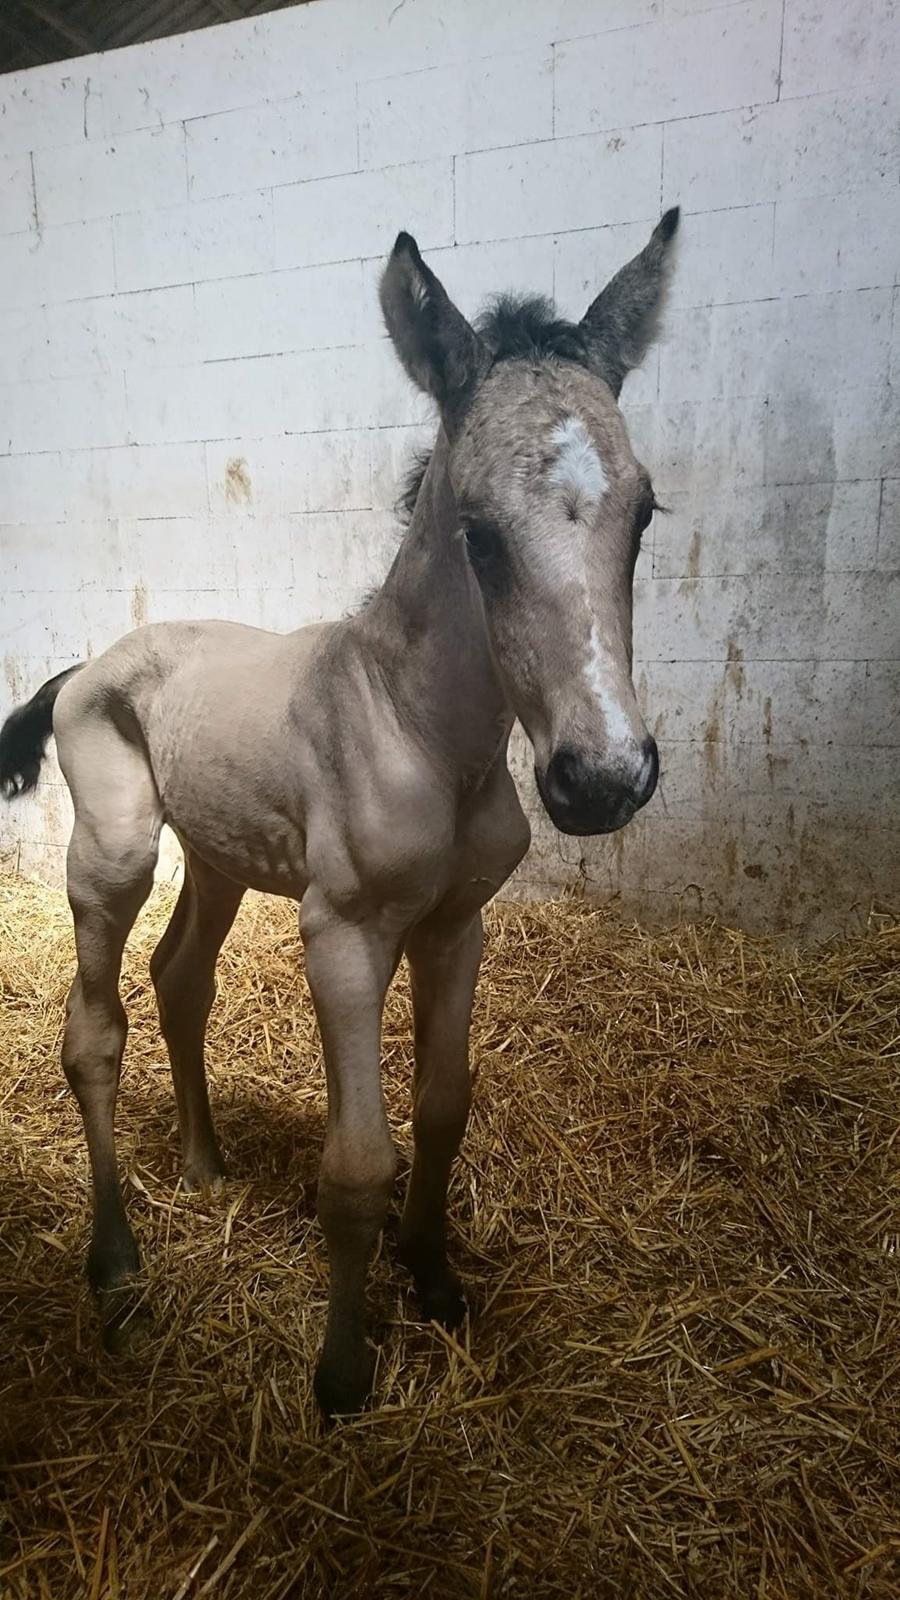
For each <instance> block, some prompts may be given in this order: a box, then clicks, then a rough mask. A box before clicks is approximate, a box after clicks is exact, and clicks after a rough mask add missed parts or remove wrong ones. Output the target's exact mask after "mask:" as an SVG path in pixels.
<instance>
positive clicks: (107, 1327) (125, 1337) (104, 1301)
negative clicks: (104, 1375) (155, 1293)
mask: <svg viewBox="0 0 900 1600" xmlns="http://www.w3.org/2000/svg"><path fill="white" fill-rule="evenodd" d="M97 1301H98V1304H99V1307H100V1320H101V1324H102V1327H103V1348H104V1349H105V1350H107V1351H108V1352H109V1354H110V1355H113V1356H123V1355H135V1354H137V1353H138V1352H139V1351H140V1350H142V1349H143V1348H144V1346H145V1345H147V1344H148V1343H149V1340H150V1337H151V1335H152V1332H153V1313H152V1312H151V1310H150V1307H149V1306H148V1305H147V1303H146V1301H145V1300H144V1299H143V1297H142V1294H141V1289H140V1285H139V1284H137V1283H123V1284H120V1285H119V1286H118V1287H117V1288H115V1289H101V1290H100V1292H99V1294H98V1295H97Z"/></svg>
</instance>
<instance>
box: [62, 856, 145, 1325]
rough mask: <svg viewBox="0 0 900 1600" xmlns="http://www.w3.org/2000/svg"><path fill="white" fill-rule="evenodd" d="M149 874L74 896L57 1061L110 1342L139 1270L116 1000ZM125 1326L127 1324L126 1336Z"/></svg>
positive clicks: (123, 1319)
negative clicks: (84, 1158) (130, 1212)
mask: <svg viewBox="0 0 900 1600" xmlns="http://www.w3.org/2000/svg"><path fill="white" fill-rule="evenodd" d="M148 889H149V878H148V880H147V882H146V884H145V883H143V882H142V883H141V884H140V885H138V886H136V887H135V888H133V889H132V890H130V891H128V892H123V893H120V894H119V895H112V894H111V895H110V896H109V903H108V904H107V905H105V906H102V905H101V904H100V903H99V901H98V900H94V899H92V900H90V901H89V902H88V903H87V904H85V905H79V904H78V903H77V902H76V900H75V899H74V898H73V901H72V905H73V911H74V915H75V939H76V945H77V949H78V971H77V974H76V977H75V981H74V983H73V985H72V989H71V992H70V995H69V1002H68V1008H67V1009H68V1016H67V1020H66V1028H65V1033H64V1036H63V1047H62V1062H63V1069H64V1071H65V1074H66V1078H67V1079H68V1082H69V1084H70V1086H71V1088H72V1091H73V1093H74V1094H75V1097H76V1099H77V1101H78V1105H79V1108H80V1110H81V1116H82V1120H83V1122H84V1131H85V1138H86V1140H87V1147H88V1155H89V1157H90V1164H91V1176H92V1179H93V1185H92V1187H93V1213H94V1217H93V1232H92V1237H91V1244H90V1249H89V1251H88V1260H87V1270H88V1277H89V1279H90V1282H91V1285H92V1287H93V1288H94V1290H95V1291H96V1292H97V1294H98V1295H99V1297H100V1305H101V1313H102V1316H103V1322H104V1331H105V1337H106V1340H107V1343H108V1344H110V1345H112V1346H117V1345H119V1344H121V1343H122V1342H123V1338H127V1337H128V1334H129V1333H130V1332H132V1331H133V1328H134V1324H133V1322H132V1317H133V1312H134V1307H135V1301H136V1298H137V1297H136V1295H135V1293H134V1290H133V1279H134V1276H135V1274H136V1273H137V1272H138V1270H139V1266H140V1262H139V1258H138V1251H137V1245H136V1244H135V1240H134V1235H133V1233H132V1231H131V1228H130V1227H129V1224H128V1218H127V1216H126V1213H125V1202H124V1200H123V1197H122V1189H121V1185H120V1183H119V1173H118V1166H117V1161H116V1146H115V1135H114V1119H115V1108H116V1095H117V1092H118V1087H119V1073H120V1069H121V1064H122V1054H123V1052H124V1049H125V1039H126V1035H127V1031H128V1025H127V1021H126V1017H125V1010H124V1007H123V1005H122V1002H121V1000H120V999H119V992H118V983H119V970H120V966H121V960H122V949H123V947H124V943H125V938H126V935H127V933H128V929H129V928H130V927H131V925H132V923H133V921H134V918H135V916H136V915H137V911H138V910H139V908H140V905H141V904H142V902H143V900H144V898H145V897H146V893H147V890H148ZM126 1324H131V1326H130V1327H129V1328H128V1331H127V1333H126V1332H125V1331H124V1330H125V1328H126Z"/></svg>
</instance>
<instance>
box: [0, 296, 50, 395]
mask: <svg viewBox="0 0 900 1600" xmlns="http://www.w3.org/2000/svg"><path fill="white" fill-rule="evenodd" d="M0 350H2V351H3V371H4V376H5V377H6V379H7V380H8V382H10V383H26V382H29V381H30V380H32V379H35V378H46V377H47V376H48V374H49V372H50V349H49V344H48V337H47V313H46V311H45V310H44V309H43V307H41V306H34V307H31V308H29V309H27V310H25V309H23V310H19V311H6V312H0Z"/></svg>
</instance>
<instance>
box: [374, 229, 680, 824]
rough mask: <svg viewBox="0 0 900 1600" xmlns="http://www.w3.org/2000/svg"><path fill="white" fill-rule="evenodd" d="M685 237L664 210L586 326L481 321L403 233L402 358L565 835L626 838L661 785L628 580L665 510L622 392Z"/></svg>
mask: <svg viewBox="0 0 900 1600" xmlns="http://www.w3.org/2000/svg"><path fill="white" fill-rule="evenodd" d="M677 225H678V212H677V210H673V211H667V212H666V214H665V216H664V217H663V218H662V221H661V222H660V223H659V224H658V226H657V228H656V230H655V231H654V233H653V235H652V237H651V239H650V242H649V243H648V244H647V245H646V247H645V248H644V250H642V251H641V253H640V255H638V256H636V257H635V259H634V260H633V261H631V262H630V263H629V264H628V266H626V267H624V268H623V269H622V270H621V272H619V273H617V274H616V276H615V277H614V278H613V279H612V280H611V282H610V283H609V284H607V286H606V288H605V289H604V290H603V292H602V293H601V294H599V295H598V296H597V298H596V300H595V301H594V302H593V304H592V305H591V306H590V307H589V308H588V311H587V312H586V314H585V316H584V318H583V319H582V321H581V322H580V323H578V324H574V323H568V322H562V321H559V320H557V319H556V318H555V316H554V312H553V308H552V307H551V306H550V305H549V304H548V303H547V302H545V301H542V300H525V301H513V300H510V299H501V300H500V301H498V302H497V303H496V305H495V306H494V308H493V309H492V310H490V311H488V312H487V313H486V314H485V315H484V316H483V317H482V318H481V319H480V320H479V322H478V323H477V324H476V326H475V327H474V328H473V327H471V326H470V324H469V323H468V322H467V321H466V319H465V317H463V316H462V314H461V312H459V311H458V310H457V308H456V307H455V306H454V305H453V303H452V302H451V300H450V299H449V298H448V296H447V294H446V291H445V290H444V288H443V286H442V284H441V283H440V282H439V280H438V279H437V278H436V277H435V275H434V273H433V272H432V271H431V269H430V268H429V267H428V266H426V264H425V262H424V261H423V260H422V257H421V256H420V254H419V251H418V248H417V246H416V243H415V240H414V239H412V238H410V236H409V234H406V233H401V234H400V236H399V238H398V239H397V243H396V244H395V246H394V250H393V254H392V256H391V259H390V261H389V263H388V266H387V269H386V271H385V274H384V278H383V280H382V285H381V302H382V307H383V309H384V314H385V319H386V322H387V326H388V330H389V332H390V334H391V337H392V339H393V341H394V345H395V347H396V349H397V352H398V354H399V356H400V359H401V360H402V362H403V364H404V366H405V367H406V370H407V372H408V373H409V375H410V377H411V378H413V380H414V381H415V382H416V383H418V384H419V385H420V386H421V387H422V388H423V389H425V390H426V391H427V392H428V393H429V394H431V395H432V396H433V397H434V398H435V400H436V401H437V403H438V405H439V407H440V412H441V418H442V421H443V424H444V428H445V430H446V433H447V437H448V440H449V443H450V458H449V471H450V479H451V484H452V487H453V491H454V495H455V499H456V504H457V507H458V513H459V530H460V538H464V539H465V543H466V547H467V553H468V559H469V562H470V564H471V568H472V571H473V573H474V575H475V578H476V580H477V583H478V586H479V589H480V591H481V598H482V601H483V604H484V613H485V620H486V623H487V628H488V633H489V636H490V640H491V645H492V649H493V653H494V658H495V661H496V664H497V669H498V672H499V674H500V676H501V678H502V680H503V683H504V685H505V688H506V692H507V695H508V697H509V700H510V703H511V704H512V706H513V708H514V709H515V711H516V714H517V715H518V717H519V718H520V720H521V722H522V724H523V726H524V728H525V730H526V732H527V734H528V736H529V738H530V739H531V742H532V744H533V746H534V755H535V771H536V774H537V781H538V786H539V788H540V792H541V797H542V799H543V801H544V804H545V806H546V808H547V810H548V812H549V813H550V816H551V817H552V819H553V821H554V822H555V823H556V826H557V827H558V828H561V829H562V830H563V832H565V833H582V834H590V833H607V832H611V831H612V830H613V829H615V828H620V827H622V825H623V824H624V823H626V822H628V821H629V819H630V818H631V817H632V816H633V815H634V813H635V811H637V810H638V808H639V807H640V806H642V805H644V804H646V802H647V801H648V800H649V799H650V796H651V795H652V793H653V791H654V789H655V787H656V779H657V774H658V770H659V762H658V757H657V752H656V745H655V744H654V742H653V740H652V739H651V738H650V736H649V734H648V732H647V729H646V727H645V725H644V722H643V720H642V717H641V714H640V711H639V710H638V706H637V701H636V699H635V693H634V685H633V683H632V679H631V631H632V630H631V609H632V602H631V590H632V579H633V575H634V566H635V561H636V559H637V554H638V549H639V546H640V540H641V534H642V533H643V531H644V529H645V528H646V527H647V524H648V523H649V521H650V518H651V516H652V514H653V509H654V503H655V502H654V496H653V487H652V484H651V482H650V478H649V476H648V473H647V471H646V469H645V468H644V467H643V466H641V464H640V462H639V461H638V460H637V459H636V458H635V455H634V452H633V451H632V448H631V445H630V443H629V439H628V434H627V432H626V429H625V423H624V421H623V419H622V414H621V412H620V410H619V406H618V396H619V392H620V390H621V387H622V382H623V380H624V378H625V375H626V373H627V372H628V371H629V370H630V369H631V368H632V367H634V366H636V365H637V364H638V362H639V361H640V360H641V358H642V357H643V355H644V352H645V350H646V349H647V346H648V344H649V343H650V341H651V339H652V338H653V335H654V332H655V327H656V321H657V315H658V312H659V310H660V306H661V302H662V298H663V293H664V289H665V279H666V265H667V257H668V255H669V247H670V244H671V240H672V237H673V235H674V233H675V230H676V227H677Z"/></svg>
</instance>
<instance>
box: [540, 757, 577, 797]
mask: <svg viewBox="0 0 900 1600" xmlns="http://www.w3.org/2000/svg"><path fill="white" fill-rule="evenodd" d="M546 781H547V792H548V794H549V795H551V796H552V798H553V799H554V800H556V801H557V802H558V803H559V804H561V805H570V804H571V803H572V801H573V800H575V799H576V798H577V796H578V793H579V789H580V786H581V781H582V773H581V757H580V756H579V754H578V751H577V750H573V749H572V748H571V747H570V746H566V745H563V746H562V747H561V748H560V749H559V750H557V751H556V754H555V755H554V756H553V758H552V759H551V761H550V765H549V766H548V768H547V780H546Z"/></svg>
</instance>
